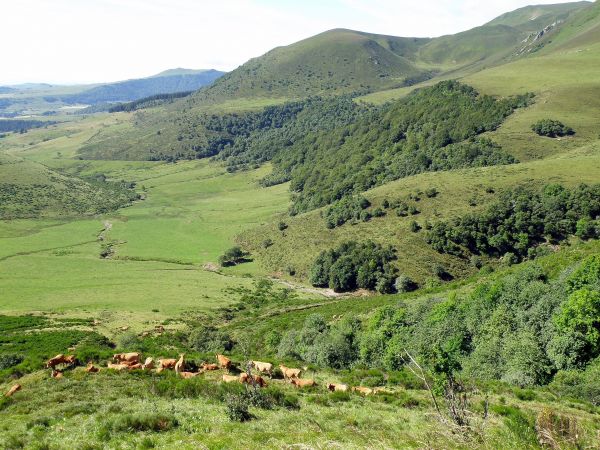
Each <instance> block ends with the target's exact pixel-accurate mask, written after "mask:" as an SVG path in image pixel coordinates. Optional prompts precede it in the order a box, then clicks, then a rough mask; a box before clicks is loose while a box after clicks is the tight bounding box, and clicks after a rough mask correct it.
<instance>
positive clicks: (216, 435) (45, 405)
mask: <svg viewBox="0 0 600 450" xmlns="http://www.w3.org/2000/svg"><path fill="white" fill-rule="evenodd" d="M338 56H339V58H338ZM346 60H347V61H346ZM599 61H600V2H596V3H594V4H590V3H575V4H562V5H547V6H532V7H527V8H523V9H520V10H517V11H514V12H512V13H508V14H505V15H503V16H500V17H499V18H497V19H495V20H494V21H492V22H490V23H488V24H485V25H483V26H481V27H478V28H476V29H474V30H470V31H467V32H465V33H460V34H459V35H455V36H445V37H441V38H436V39H416V40H415V39H410V38H409V39H406V38H394V37H389V36H378V35H373V34H367V33H360V32H354V31H350V30H333V31H330V32H326V33H323V34H321V35H318V36H316V37H314V38H310V39H308V40H305V41H302V42H300V43H297V44H293V45H292V46H288V47H281V48H278V49H275V50H273V51H272V52H269V53H268V54H267V55H265V56H263V57H260V58H257V59H255V60H253V61H251V62H249V63H248V64H246V65H244V66H242V67H241V68H240V69H237V71H234V72H232V73H231V74H229V75H226V76H224V77H222V78H221V79H219V80H217V81H216V82H215V83H214V85H212V87H208V88H205V89H202V90H200V91H199V92H196V93H195V94H193V96H192V97H191V98H190V97H187V98H183V99H179V100H175V101H174V102H172V103H169V104H158V102H157V103H154V102H153V101H151V100H145V101H144V102H147V103H149V105H144V104H142V105H138V106H140V109H139V110H137V111H134V112H131V113H128V112H118V113H114V114H93V115H90V116H86V117H82V116H73V117H74V118H73V120H71V121H70V122H68V123H59V124H56V125H52V126H48V127H46V128H35V129H32V130H29V131H27V132H26V133H11V134H7V135H6V136H3V137H2V138H1V139H0V292H2V293H3V301H2V306H1V307H0V331H1V333H0V335H1V336H2V337H1V339H0V341H1V342H0V343H1V344H2V345H0V392H6V391H8V390H9V389H10V388H11V386H13V385H14V383H16V381H15V379H18V382H19V384H20V385H21V387H22V389H21V390H19V391H18V392H16V393H15V394H14V395H13V396H12V397H2V398H0V417H2V418H3V419H4V420H3V423H2V425H0V429H1V430H2V431H3V432H2V433H0V447H3V448H4V447H6V448H30V447H31V448H55V447H56V448H63V447H65V446H68V447H73V448H77V447H78V446H81V445H84V446H86V448H88V447H89V448H102V447H103V446H109V447H119V448H121V447H123V446H129V447H132V448H134V447H135V448H173V447H177V446H178V447H182V446H183V447H190V448H198V447H207V448H213V447H214V448H222V447H227V448H244V449H249V448H260V449H262V448H265V447H269V448H270V447H273V448H287V447H311V448H312V447H317V448H325V447H327V448H329V447H339V448H373V447H376V448H396V447H402V448H425V447H426V448H448V449H454V448H473V449H479V448H482V449H489V448H515V449H521V448H525V449H540V450H541V449H544V448H565V449H570V448H573V449H575V448H577V449H579V448H596V447H597V445H598V437H599V430H600V419H599V418H600V389H599V385H598V379H599V377H600V338H599V330H600V135H599V134H598V132H599V130H598V122H599V119H600V71H599V70H598V67H599V64H598V62H599ZM375 62H376V63H375ZM186 72H187V71H185V70H181V69H176V70H174V71H167V72H166V73H163V74H162V75H163V77H166V78H168V77H169V76H171V75H173V76H185V75H186ZM330 72H332V73H333V75H331V76H330V75H329V73H330ZM159 75H160V74H159ZM432 76H433V77H432ZM430 77H432V78H430ZM159 78H161V77H159ZM420 80H423V81H421V82H419V81H420ZM412 83H415V84H414V85H411V86H408V85H409V84H412ZM398 86H400V87H398ZM368 91H376V92H374V93H371V94H367V95H360V94H362V93H365V92H368ZM349 92H352V93H349ZM317 94H318V95H317ZM339 94H343V95H339ZM357 95H360V96H357ZM544 120H552V121H559V122H562V123H563V124H564V125H565V127H563V128H566V127H571V128H572V129H573V130H574V134H570V133H567V134H565V135H562V136H552V135H543V133H541V134H538V133H537V132H536V131H535V130H536V127H534V126H533V125H534V124H536V123H538V122H539V121H544ZM107 180H108V181H107ZM582 183H585V186H582ZM132 186H135V189H131V187H132ZM136 190H138V191H139V192H143V201H136V202H133V204H131V201H132V200H133V199H134V198H135V197H132V196H131V194H134V195H135V192H134V191H136ZM125 206H127V207H125ZM4 219H15V220H4ZM436 237H437V238H439V239H438V240H436V241H433V238H436ZM451 244H453V245H451ZM232 253H238V254H240V253H241V254H243V258H242V259H240V260H239V261H236V263H235V264H233V265H228V264H225V263H224V262H223V256H225V255H228V254H232ZM350 291H352V292H350ZM376 292H377V293H376ZM379 294H381V295H379ZM388 294H389V295H388ZM67 351H68V352H69V354H73V355H75V356H76V357H77V359H79V361H80V362H81V363H82V364H86V363H87V362H88V361H89V362H90V363H92V364H93V365H94V367H96V368H99V372H98V373H92V372H95V371H92V370H90V373H88V371H87V370H86V369H85V368H84V367H65V368H64V373H63V372H61V373H60V375H59V376H58V377H57V378H54V377H50V376H49V373H48V372H49V370H47V369H45V370H46V371H45V372H44V371H43V370H42V367H43V365H44V362H45V361H46V360H47V359H48V358H49V357H52V356H54V355H56V354H59V353H61V354H66V352H67ZM115 352H140V353H142V355H143V357H142V359H145V358H146V357H148V356H150V357H153V358H173V357H177V356H178V355H180V354H185V358H186V359H185V363H184V369H186V372H187V371H190V372H187V373H186V374H185V375H181V374H177V373H173V371H170V370H165V371H151V370H145V369H144V370H135V371H131V372H130V371H129V370H123V371H117V370H113V369H112V368H110V366H108V364H107V363H106V361H107V360H109V359H110V358H111V357H112V355H114V354H115ZM216 353H219V354H220V353H222V354H226V355H228V357H229V358H231V360H232V362H233V367H231V368H230V369H231V372H230V370H229V369H228V370H227V372H228V373H227V374H229V375H230V374H231V373H233V374H237V373H238V371H239V372H241V373H243V372H245V371H246V370H250V368H249V366H251V365H250V364H248V362H249V361H252V360H260V361H263V362H269V363H272V364H273V366H274V371H273V373H271V374H269V376H268V379H267V380H266V381H267V383H268V386H267V387H266V388H265V389H259V388H258V387H256V386H254V388H253V387H250V386H244V385H242V384H241V383H235V382H232V383H229V382H225V381H236V380H241V379H235V378H227V377H223V375H224V372H222V371H218V370H217V371H209V370H206V371H205V370H203V369H200V367H202V365H203V363H204V362H213V361H214V360H215V354H216ZM182 358H183V356H182ZM280 364H285V365H286V366H288V367H298V368H300V367H301V368H303V370H302V373H301V375H300V379H301V380H305V381H306V382H307V384H312V383H310V380H313V381H315V382H316V386H312V387H305V388H300V387H298V386H293V385H292V384H290V383H286V382H285V379H284V378H285V377H284V376H283V374H282V373H280V370H279V369H280V368H281V367H279V368H278V366H279V365H280ZM256 366H257V364H254V369H256V368H257V367H256ZM205 367H206V366H205ZM196 370H198V372H197V373H192V372H196ZM159 372H160V373H159ZM284 372H285V369H284ZM255 373H256V371H255ZM54 375H56V373H54ZM230 376H231V375H230ZM263 376H264V374H263ZM184 378H185V379H184ZM265 378H266V376H265ZM294 381H295V380H294ZM343 386H345V388H343ZM338 387H339V388H340V389H338ZM74 391H77V392H78V393H79V395H77V396H73V395H70V396H69V395H66V394H65V393H68V392H74ZM240 436H243V437H244V439H240Z"/></svg>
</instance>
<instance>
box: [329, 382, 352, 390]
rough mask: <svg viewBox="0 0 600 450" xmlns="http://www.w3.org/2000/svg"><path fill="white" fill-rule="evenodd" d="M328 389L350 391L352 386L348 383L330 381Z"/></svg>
mask: <svg viewBox="0 0 600 450" xmlns="http://www.w3.org/2000/svg"><path fill="white" fill-rule="evenodd" d="M327 389H329V390H330V391H331V392H348V389H350V388H349V387H348V385H347V384H336V383H329V384H328V385H327Z"/></svg>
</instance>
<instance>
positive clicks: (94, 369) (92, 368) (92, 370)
mask: <svg viewBox="0 0 600 450" xmlns="http://www.w3.org/2000/svg"><path fill="white" fill-rule="evenodd" d="M85 371H86V372H87V373H96V372H99V371H100V369H98V368H97V367H96V366H94V364H92V363H91V362H90V363H88V365H87V367H86V368H85Z"/></svg>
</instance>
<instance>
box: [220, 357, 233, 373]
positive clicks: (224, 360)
mask: <svg viewBox="0 0 600 450" xmlns="http://www.w3.org/2000/svg"><path fill="white" fill-rule="evenodd" d="M217 362H218V363H219V367H220V368H221V369H226V370H229V369H230V368H231V360H230V359H229V358H228V357H227V356H224V355H217Z"/></svg>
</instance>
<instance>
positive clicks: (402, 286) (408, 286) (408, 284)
mask: <svg viewBox="0 0 600 450" xmlns="http://www.w3.org/2000/svg"><path fill="white" fill-rule="evenodd" d="M394 288H395V289H396V292H399V293H404V292H412V291H414V290H415V289H416V288H417V284H416V283H415V282H414V281H413V280H412V279H411V278H409V277H407V276H406V275H400V276H399V277H397V278H396V280H395V281H394Z"/></svg>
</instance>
